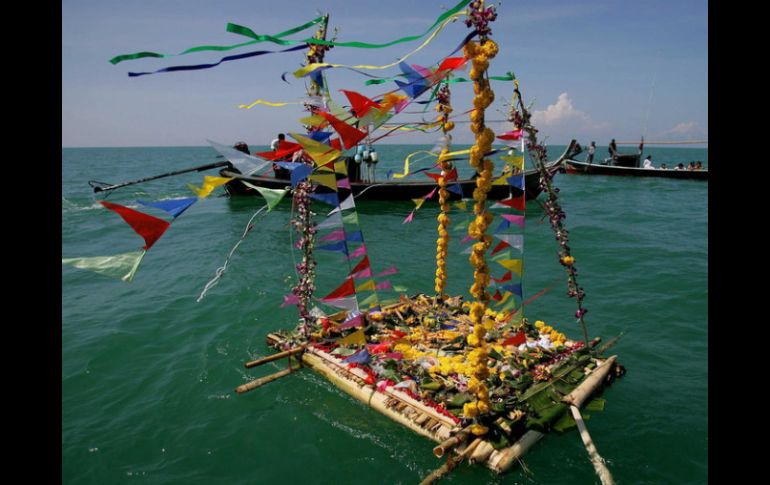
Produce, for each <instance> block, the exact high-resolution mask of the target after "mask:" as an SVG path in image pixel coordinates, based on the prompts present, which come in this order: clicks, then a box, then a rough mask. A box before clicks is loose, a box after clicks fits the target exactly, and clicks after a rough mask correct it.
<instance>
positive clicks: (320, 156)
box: [290, 133, 342, 165]
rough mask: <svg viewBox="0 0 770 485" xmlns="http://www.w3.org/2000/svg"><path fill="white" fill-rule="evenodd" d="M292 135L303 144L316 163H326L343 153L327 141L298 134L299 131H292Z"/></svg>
mask: <svg viewBox="0 0 770 485" xmlns="http://www.w3.org/2000/svg"><path fill="white" fill-rule="evenodd" d="M290 135H291V136H292V138H294V139H295V140H297V143H299V144H300V145H302V148H303V149H304V150H305V152H306V153H307V154H308V155H309V156H310V158H312V159H313V161H314V162H315V163H316V165H326V164H327V163H329V162H332V161H334V160H336V159H338V158H339V157H340V156H341V155H342V152H341V151H339V150H335V149H334V148H332V147H330V146H329V145H327V144H325V143H321V142H320V141H316V140H313V139H312V138H308V137H306V136H302V135H298V134H297V133H290Z"/></svg>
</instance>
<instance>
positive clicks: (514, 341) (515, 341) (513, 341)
mask: <svg viewBox="0 0 770 485" xmlns="http://www.w3.org/2000/svg"><path fill="white" fill-rule="evenodd" d="M524 343H527V336H526V334H525V333H524V330H519V331H518V332H517V333H516V335H514V336H513V337H511V338H509V339H506V340H504V341H503V346H505V347H507V346H509V345H515V346H517V347H518V346H519V345H521V344H524Z"/></svg>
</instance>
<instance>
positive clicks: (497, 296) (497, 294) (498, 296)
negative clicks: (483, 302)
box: [492, 289, 503, 301]
mask: <svg viewBox="0 0 770 485" xmlns="http://www.w3.org/2000/svg"><path fill="white" fill-rule="evenodd" d="M492 299H493V300H495V301H500V300H502V299H503V295H501V294H500V290H499V289H498V290H497V291H495V295H494V296H493V297H492Z"/></svg>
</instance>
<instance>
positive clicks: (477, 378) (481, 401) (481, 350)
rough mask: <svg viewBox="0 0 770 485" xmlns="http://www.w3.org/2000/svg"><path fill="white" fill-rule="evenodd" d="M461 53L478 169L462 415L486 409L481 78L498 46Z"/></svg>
mask: <svg viewBox="0 0 770 485" xmlns="http://www.w3.org/2000/svg"><path fill="white" fill-rule="evenodd" d="M463 52H464V54H465V57H466V58H468V59H471V64H472V67H471V70H470V78H471V80H472V81H473V91H474V93H475V94H476V96H475V97H474V98H473V106H474V108H475V109H474V110H473V111H472V112H471V116H470V118H471V131H472V132H473V133H474V135H475V136H476V143H475V145H474V146H473V148H471V151H470V164H471V166H472V167H473V168H475V169H476V171H477V172H478V173H479V177H478V178H477V179H476V189H475V190H474V191H473V199H474V200H475V201H476V203H475V204H474V206H473V213H474V214H475V215H476V218H475V219H474V220H473V221H472V222H471V224H470V225H469V227H468V234H469V235H470V236H471V237H472V238H474V239H476V240H477V241H478V242H477V243H475V244H474V245H473V248H472V252H471V256H470V262H471V264H473V266H474V268H475V270H474V273H473V279H474V283H473V285H472V286H471V289H470V292H471V295H473V297H474V298H476V301H475V302H473V303H472V304H471V308H470V317H471V321H472V322H473V333H472V334H470V335H468V337H467V341H468V344H469V345H471V346H472V347H476V349H474V350H473V351H472V352H471V354H470V355H469V356H468V364H469V365H470V366H471V367H472V368H473V376H472V377H471V378H470V380H469V381H468V390H469V391H470V392H472V393H474V394H475V396H476V402H475V403H472V405H471V406H468V405H466V406H467V407H466V408H464V412H465V415H466V417H469V418H471V417H475V416H476V414H486V413H487V412H489V390H488V389H487V387H486V385H485V384H484V382H483V381H484V379H486V378H487V377H489V367H488V366H487V361H488V358H489V354H488V350H487V346H486V344H485V342H484V336H485V335H486V333H487V330H490V329H491V328H493V326H494V320H493V318H487V319H486V320H487V321H486V322H484V316H485V314H486V310H487V303H488V302H489V299H490V295H489V293H488V292H487V286H488V285H489V280H490V275H489V271H490V270H489V266H487V263H486V260H485V258H484V254H485V253H486V252H487V250H488V249H489V247H490V246H491V245H492V237H491V236H489V235H487V233H486V232H487V229H488V228H489V225H490V224H491V223H492V214H490V213H489V212H487V210H486V201H487V193H488V192H489V190H490V188H491V187H492V171H493V169H494V164H493V163H492V161H491V160H488V159H484V154H486V153H487V152H489V151H491V149H492V142H493V141H494V139H495V134H494V132H493V131H492V130H490V129H489V128H487V127H486V126H485V125H484V110H486V109H487V107H489V105H490V104H492V102H493V101H494V100H495V95H494V93H493V92H492V90H491V89H490V87H489V80H487V79H485V78H484V75H485V74H486V71H487V68H488V67H489V59H492V58H493V57H495V56H496V55H497V52H498V47H497V44H495V43H494V42H493V41H491V40H489V39H487V40H486V41H484V43H483V44H478V43H476V42H473V41H470V42H468V43H467V44H465V47H464V48H463ZM486 431H487V428H486V427H484V426H482V425H480V424H476V425H475V429H474V430H473V432H474V434H477V435H481V434H484V433H486Z"/></svg>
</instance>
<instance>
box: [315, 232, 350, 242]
mask: <svg viewBox="0 0 770 485" xmlns="http://www.w3.org/2000/svg"><path fill="white" fill-rule="evenodd" d="M344 240H345V231H344V230H343V229H337V230H334V231H332V232H330V233H329V234H327V235H325V236H324V237H322V238H320V239H319V240H318V241H319V242H326V241H344Z"/></svg>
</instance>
